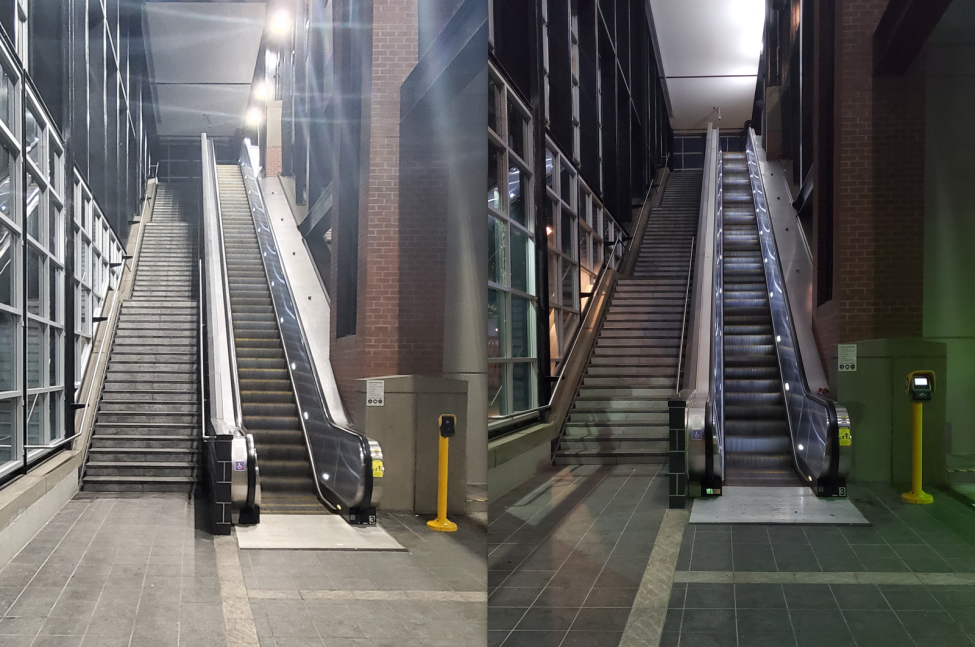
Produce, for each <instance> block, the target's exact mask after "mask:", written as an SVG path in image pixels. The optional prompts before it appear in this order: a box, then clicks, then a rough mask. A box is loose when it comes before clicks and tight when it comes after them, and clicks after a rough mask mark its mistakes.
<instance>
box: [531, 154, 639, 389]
mask: <svg viewBox="0 0 975 647" xmlns="http://www.w3.org/2000/svg"><path fill="white" fill-rule="evenodd" d="M545 172H546V177H545V184H546V187H545V205H544V212H545V233H546V238H547V239H548V283H549V285H548V287H549V295H548V303H549V313H548V319H549V352H550V358H551V363H552V364H551V371H552V372H551V375H553V376H554V375H557V374H558V373H559V371H560V370H561V365H562V360H563V359H564V358H565V354H566V353H567V352H568V351H569V346H570V344H571V341H572V337H573V335H574V334H575V332H576V329H577V328H578V326H579V320H580V316H581V313H582V310H583V308H585V306H586V303H587V302H588V298H589V294H590V293H591V292H592V290H593V289H594V288H595V286H596V279H597V277H598V275H599V271H600V269H602V267H603V262H604V261H605V262H607V263H608V264H609V266H610V267H613V268H616V267H617V266H618V264H619V261H620V258H621V257H622V248H621V247H616V248H613V249H615V251H614V252H613V254H612V256H608V255H609V254H610V251H609V250H610V249H611V248H612V245H613V243H615V242H616V240H617V239H618V238H619V237H620V235H621V233H622V232H621V230H620V227H619V225H618V224H617V223H616V221H615V220H614V219H613V217H612V216H611V215H610V214H609V213H608V212H607V211H606V210H605V209H603V206H602V204H601V203H600V202H599V199H598V198H596V197H595V196H594V195H593V194H592V191H591V190H590V189H589V187H588V186H587V185H586V183H585V182H584V181H583V180H582V178H581V177H580V176H579V174H578V172H577V171H576V169H575V167H574V166H573V165H572V164H571V163H570V162H569V160H568V158H566V157H565V156H564V155H562V153H561V152H560V151H559V149H558V148H557V147H556V146H555V144H554V143H553V142H552V141H551V140H549V141H548V145H547V146H546V149H545Z"/></svg>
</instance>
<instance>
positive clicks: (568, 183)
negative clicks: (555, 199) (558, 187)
mask: <svg viewBox="0 0 975 647" xmlns="http://www.w3.org/2000/svg"><path fill="white" fill-rule="evenodd" d="M560 175H561V179H562V181H561V184H562V191H561V193H559V197H560V198H562V201H563V202H565V203H566V204H568V205H569V206H574V205H573V201H572V193H573V191H572V189H574V188H575V186H574V185H575V177H576V176H575V175H573V174H572V172H571V171H570V170H569V167H568V166H567V165H565V164H562V172H561V174H560Z"/></svg>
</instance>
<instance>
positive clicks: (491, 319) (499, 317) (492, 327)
mask: <svg viewBox="0 0 975 647" xmlns="http://www.w3.org/2000/svg"><path fill="white" fill-rule="evenodd" d="M504 319H505V306H504V293H503V292H501V291H499V290H488V357H505V356H506V353H507V349H506V348H505V339H504V335H505V331H506V330H507V329H506V327H505V325H504V323H505V322H504Z"/></svg>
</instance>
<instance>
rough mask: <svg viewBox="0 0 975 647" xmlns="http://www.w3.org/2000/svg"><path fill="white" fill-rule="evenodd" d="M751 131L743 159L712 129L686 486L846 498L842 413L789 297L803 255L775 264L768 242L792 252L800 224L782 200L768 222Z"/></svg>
mask: <svg viewBox="0 0 975 647" xmlns="http://www.w3.org/2000/svg"><path fill="white" fill-rule="evenodd" d="M748 134H749V136H748V138H747V140H746V150H745V152H723V153H722V152H721V151H720V147H719V146H718V141H719V134H718V132H717V131H716V130H711V129H709V132H708V139H707V141H708V144H707V149H706V153H705V155H706V162H705V167H706V168H705V178H704V182H703V183H702V212H701V220H700V222H699V226H698V239H699V240H702V241H703V244H702V245H701V247H700V249H699V254H698V259H697V267H698V270H697V274H696V275H697V276H700V278H701V280H700V281H698V282H696V283H695V292H694V296H693V298H692V303H693V304H694V305H693V315H692V319H693V322H694V323H693V325H692V330H691V332H690V338H689V341H688V355H689V357H688V362H687V366H688V370H687V373H686V380H685V384H684V386H685V391H684V393H683V395H682V400H684V402H685V403H686V405H685V406H686V415H685V421H686V422H685V427H686V428H685V434H686V443H687V473H688V479H689V481H691V482H696V483H699V484H700V486H701V491H702V493H703V494H705V495H717V494H721V492H722V488H723V487H724V486H765V487H803V486H806V487H809V488H812V489H813V491H814V492H815V493H816V494H817V495H818V496H827V497H830V496H846V473H847V470H848V468H849V459H850V449H849V446H850V444H851V443H850V429H849V427H850V424H849V415H848V413H847V411H846V409H845V408H844V407H843V406H842V405H841V404H839V403H837V402H835V401H832V400H829V399H827V398H826V397H824V395H823V393H824V392H825V390H826V389H825V387H826V380H825V376H824V373H823V369H822V366H821V364H820V359H819V356H818V352H817V350H816V345H815V340H814V338H813V335H812V315H811V311H810V309H809V308H810V306H809V305H808V304H806V303H805V302H802V303H799V304H798V307H793V305H792V304H791V303H790V301H789V294H788V292H789V288H790V286H791V288H792V289H793V290H794V291H797V293H799V294H805V293H807V291H808V289H809V287H808V285H807V284H804V283H802V281H807V282H808V281H809V280H811V276H812V271H811V259H809V258H804V259H802V260H797V259H796V258H795V257H793V258H790V259H788V260H787V262H788V265H786V266H784V265H783V263H785V262H786V261H783V259H781V258H780V256H779V252H778V250H779V247H778V246H777V244H776V235H777V234H778V235H784V236H785V237H786V238H784V240H787V243H786V244H787V246H788V248H789V249H791V250H796V249H800V247H802V246H801V245H798V244H797V243H796V240H795V239H794V238H789V237H790V236H796V235H798V234H797V232H799V231H800V228H799V227H798V226H795V225H796V222H795V220H794V219H795V214H794V212H792V213H787V212H786V211H785V210H786V209H788V206H787V204H786V203H782V204H778V203H776V206H775V211H776V214H777V215H776V216H775V220H773V216H772V214H771V213H770V209H769V205H768V202H767V199H766V193H765V185H764V182H765V181H766V179H765V178H764V176H763V174H762V167H761V165H760V157H759V155H760V152H761V148H760V145H759V143H758V140H757V139H756V136H755V134H754V132H751V131H749V133H748ZM790 218H791V220H790ZM776 223H778V224H776ZM790 225H792V226H791V230H792V231H791V232H790ZM805 249H806V250H807V251H806V253H807V254H808V248H805ZM794 253H795V252H794ZM800 262H802V263H805V264H804V265H802V267H803V269H804V271H803V272H802V273H801V274H800V272H799V269H797V265H796V264H797V263H800ZM787 279H788V280H787ZM803 351H805V352H803ZM811 384H813V385H814V386H815V388H813V387H811V386H810V385H811ZM841 438H842V440H841Z"/></svg>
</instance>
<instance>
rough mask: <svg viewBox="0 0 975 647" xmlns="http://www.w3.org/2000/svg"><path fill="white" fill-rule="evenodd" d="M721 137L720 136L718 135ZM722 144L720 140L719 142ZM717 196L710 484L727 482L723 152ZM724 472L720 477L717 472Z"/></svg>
mask: <svg viewBox="0 0 975 647" xmlns="http://www.w3.org/2000/svg"><path fill="white" fill-rule="evenodd" d="M716 136H717V137H720V135H716ZM719 141H720V139H719ZM715 170H716V174H715V194H714V255H713V259H712V262H713V267H712V276H713V277H714V282H713V284H712V289H711V295H712V306H711V373H710V375H709V380H710V385H709V389H708V393H709V397H708V401H709V403H710V407H708V414H707V419H706V424H707V426H708V428H706V429H705V435H706V436H707V438H708V439H711V438H712V435H713V437H714V440H715V441H716V445H717V449H718V453H719V458H720V460H719V465H718V466H717V468H715V466H713V465H712V466H711V467H712V469H710V470H709V471H708V473H707V475H706V476H707V478H708V480H709V481H712V482H717V481H719V480H721V481H723V480H724V473H725V471H724V456H725V453H724V296H723V288H724V263H723V260H722V256H723V254H724V204H723V201H724V164H723V160H722V158H721V153H720V152H718V154H717V156H716V160H715ZM716 469H719V470H720V477H719V476H718V475H717V474H715V470H716Z"/></svg>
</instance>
